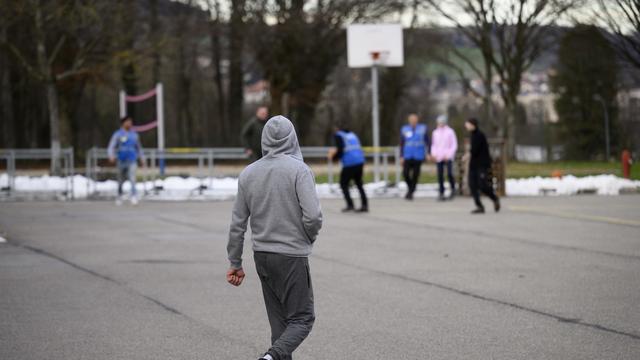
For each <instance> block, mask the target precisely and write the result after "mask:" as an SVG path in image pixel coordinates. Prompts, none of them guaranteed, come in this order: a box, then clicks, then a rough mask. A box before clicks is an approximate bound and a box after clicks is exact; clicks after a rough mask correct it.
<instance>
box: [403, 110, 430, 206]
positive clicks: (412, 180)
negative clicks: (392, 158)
mask: <svg viewBox="0 0 640 360" xmlns="http://www.w3.org/2000/svg"><path fill="white" fill-rule="evenodd" d="M418 121H419V118H418V115H417V114H409V116H408V117H407V124H406V125H404V126H403V127H402V129H401V130H400V163H401V164H402V170H403V171H402V175H403V176H404V181H405V182H406V183H407V194H406V195H405V199H407V200H413V193H414V192H415V191H416V186H417V185H418V179H420V168H421V167H422V163H423V162H424V159H425V158H426V156H427V153H428V152H429V148H430V146H429V133H428V132H427V125H425V124H420V123H418Z"/></svg>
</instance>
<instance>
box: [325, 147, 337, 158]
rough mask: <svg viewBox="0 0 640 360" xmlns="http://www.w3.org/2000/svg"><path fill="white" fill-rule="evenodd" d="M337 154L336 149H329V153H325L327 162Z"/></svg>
mask: <svg viewBox="0 0 640 360" xmlns="http://www.w3.org/2000/svg"><path fill="white" fill-rule="evenodd" d="M337 153H338V149H336V148H331V149H329V152H328V153H327V158H328V159H329V160H331V159H333V157H334V156H336V154H337Z"/></svg>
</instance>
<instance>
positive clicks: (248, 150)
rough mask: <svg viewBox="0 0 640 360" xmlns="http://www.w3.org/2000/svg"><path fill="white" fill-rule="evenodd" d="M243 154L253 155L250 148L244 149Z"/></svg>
mask: <svg viewBox="0 0 640 360" xmlns="http://www.w3.org/2000/svg"><path fill="white" fill-rule="evenodd" d="M244 154H245V155H247V156H251V155H253V150H251V149H246V150H245V151H244Z"/></svg>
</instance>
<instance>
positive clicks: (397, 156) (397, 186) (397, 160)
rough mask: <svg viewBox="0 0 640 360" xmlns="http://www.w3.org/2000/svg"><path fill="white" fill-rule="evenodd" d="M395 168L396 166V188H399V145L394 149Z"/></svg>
mask: <svg viewBox="0 0 640 360" xmlns="http://www.w3.org/2000/svg"><path fill="white" fill-rule="evenodd" d="M394 157H395V168H396V188H397V189H398V188H400V181H401V180H400V172H401V170H400V147H399V146H396V147H395V149H394Z"/></svg>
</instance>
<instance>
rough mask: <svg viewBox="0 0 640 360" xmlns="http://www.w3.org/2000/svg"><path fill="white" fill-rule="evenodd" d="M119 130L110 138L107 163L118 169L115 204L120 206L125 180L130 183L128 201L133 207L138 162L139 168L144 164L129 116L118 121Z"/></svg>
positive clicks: (138, 141)
mask: <svg viewBox="0 0 640 360" xmlns="http://www.w3.org/2000/svg"><path fill="white" fill-rule="evenodd" d="M120 123H121V126H120V129H118V130H116V132H114V133H113V135H112V136H111V140H110V141H109V147H108V149H107V151H108V154H109V162H111V163H112V164H117V168H118V197H117V198H116V204H117V205H121V204H122V198H123V191H122V185H123V184H124V182H125V181H126V180H129V182H130V183H131V197H130V201H131V203H132V204H133V205H136V204H137V203H138V197H137V191H136V170H137V168H138V162H140V166H142V165H143V164H144V157H143V152H142V144H141V143H140V137H139V136H138V133H136V132H135V131H134V130H133V119H132V118H131V116H125V117H123V118H122V119H121V120H120Z"/></svg>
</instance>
